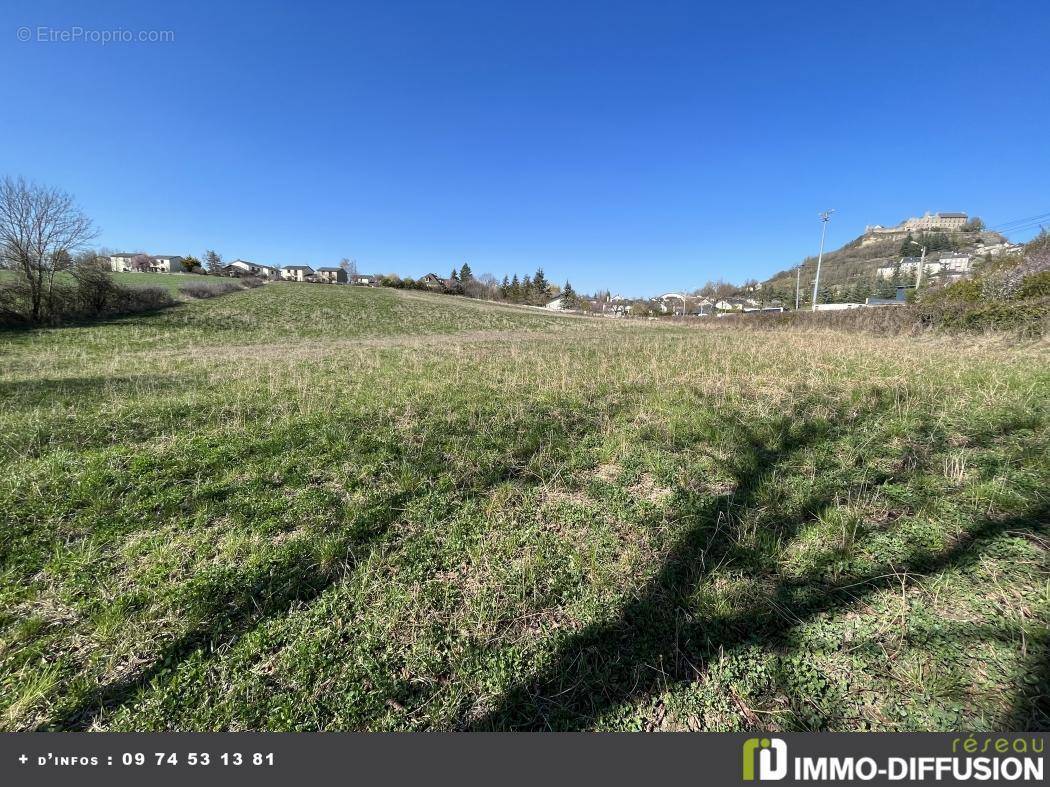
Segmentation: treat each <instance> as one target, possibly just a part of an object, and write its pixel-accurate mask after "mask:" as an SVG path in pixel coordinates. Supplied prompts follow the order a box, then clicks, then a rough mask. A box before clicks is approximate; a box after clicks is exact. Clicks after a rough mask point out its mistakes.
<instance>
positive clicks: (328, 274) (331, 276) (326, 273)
mask: <svg viewBox="0 0 1050 787" xmlns="http://www.w3.org/2000/svg"><path fill="white" fill-rule="evenodd" d="M317 278H318V279H320V280H321V281H323V282H325V283H326V284H346V271H344V270H343V269H342V268H336V267H327V268H318V269H317Z"/></svg>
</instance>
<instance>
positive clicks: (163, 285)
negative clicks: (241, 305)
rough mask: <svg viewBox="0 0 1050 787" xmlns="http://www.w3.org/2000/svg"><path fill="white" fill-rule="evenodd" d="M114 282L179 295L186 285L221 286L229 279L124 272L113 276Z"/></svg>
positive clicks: (193, 275) (192, 275)
mask: <svg viewBox="0 0 1050 787" xmlns="http://www.w3.org/2000/svg"><path fill="white" fill-rule="evenodd" d="M112 276H113V281H115V282H116V283H117V284H120V285H122V286H124V287H159V288H160V289H162V290H167V291H168V292H170V293H171V294H172V295H178V294H179V288H180V287H182V285H184V284H206V285H213V286H214V285H219V284H220V283H221V282H223V281H229V280H228V279H225V280H224V279H216V278H214V277H211V276H198V275H195V274H173V273H146V272H139V271H122V272H120V273H114V274H112Z"/></svg>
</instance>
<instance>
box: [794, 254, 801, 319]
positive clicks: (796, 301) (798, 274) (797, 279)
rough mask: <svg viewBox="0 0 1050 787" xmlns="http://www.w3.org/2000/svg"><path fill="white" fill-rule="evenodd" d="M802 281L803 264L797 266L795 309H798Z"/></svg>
mask: <svg viewBox="0 0 1050 787" xmlns="http://www.w3.org/2000/svg"><path fill="white" fill-rule="evenodd" d="M801 283H802V265H801V263H800V264H799V266H798V267H797V268H795V311H798V293H799V285H800V284H801Z"/></svg>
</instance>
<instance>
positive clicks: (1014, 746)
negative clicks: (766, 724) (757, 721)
mask: <svg viewBox="0 0 1050 787" xmlns="http://www.w3.org/2000/svg"><path fill="white" fill-rule="evenodd" d="M960 741H961V745H960ZM1044 743H1045V741H1044V739H1043V737H1042V736H1018V737H1009V738H1008V737H1005V736H996V737H994V738H988V739H986V740H984V742H983V745H982V743H981V742H980V741H978V740H977V739H976V738H975V737H973V736H969V737H967V738H965V739H960V738H956V739H955V740H954V741H953V743H952V745H951V747H950V752H947V753H946V752H943V751H941V752H938V751H937V750H936V749H937V748H939V747H938V746H937V742H936V741H935V740H933V739H931V743H930V746H931V748H932V749H933V750H932V751H929V752H923V753H921V754H918V755H916V754H909V755H904V756H902V755H886V754H875V753H873V754H870V755H856V754H847V755H840V754H818V755H807V754H802V755H799V754H798V753H797V751H796V753H795V756H794V757H788V747H787V743H785V742H784V741H783V740H781V739H780V738H748V739H747V740H746V741H744V751H743V754H744V761H743V766H744V767H743V780H744V781H745V782H753V781H756V780H758V781H779V780H780V779H784V778H786V777H787V776H788V773H789V771H790V773H791V778H792V779H793V780H795V781H799V782H807V781H811V782H832V783H835V784H839V783H841V782H851V781H854V780H859V781H879V782H898V781H906V782H922V781H927V780H929V781H942V780H945V779H954V780H955V781H978V782H986V781H992V782H998V781H1032V782H1040V783H1041V782H1042V781H1043V764H1044V763H1043V756H1042V755H1043V747H1044ZM828 746H829V748H834V744H833V743H832V742H831V741H829V742H828ZM960 749H961V751H960ZM756 765H757V767H756Z"/></svg>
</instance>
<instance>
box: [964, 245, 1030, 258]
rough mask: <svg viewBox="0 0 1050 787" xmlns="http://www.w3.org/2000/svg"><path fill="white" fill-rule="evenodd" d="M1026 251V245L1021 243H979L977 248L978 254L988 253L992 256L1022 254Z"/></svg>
mask: <svg viewBox="0 0 1050 787" xmlns="http://www.w3.org/2000/svg"><path fill="white" fill-rule="evenodd" d="M1023 251H1024V246H1022V245H1021V244H1020V243H1009V242H1003V243H989V244H987V245H984V246H981V245H979V246H978V247H977V248H976V249H975V253H976V254H981V255H988V256H990V257H998V256H1000V255H1002V254H1020V253H1022V252H1023Z"/></svg>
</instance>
